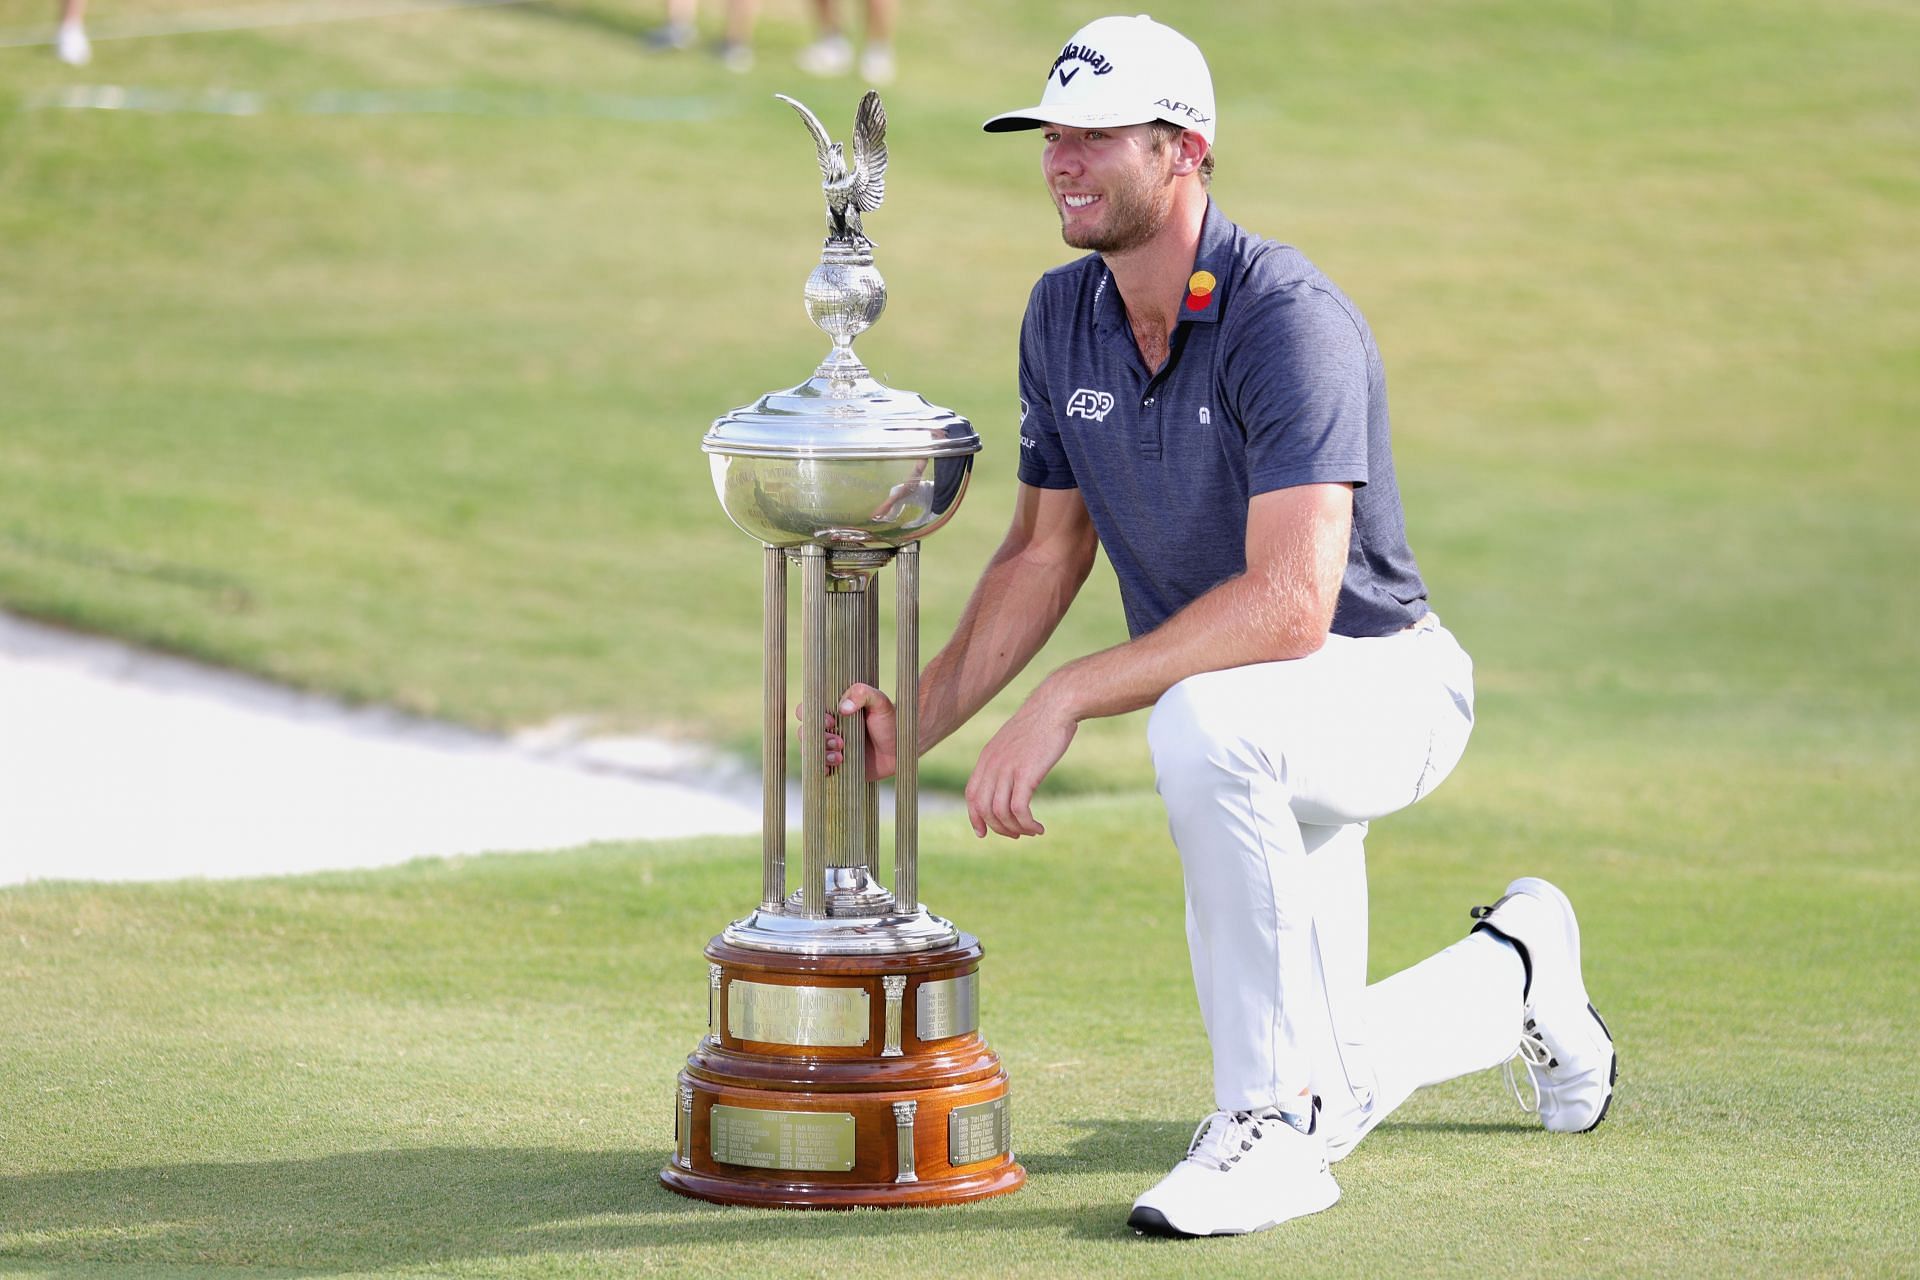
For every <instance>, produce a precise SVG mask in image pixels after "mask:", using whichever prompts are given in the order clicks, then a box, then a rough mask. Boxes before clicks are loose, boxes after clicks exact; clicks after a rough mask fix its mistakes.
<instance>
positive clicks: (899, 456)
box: [701, 378, 980, 548]
mask: <svg viewBox="0 0 1920 1280" xmlns="http://www.w3.org/2000/svg"><path fill="white" fill-rule="evenodd" d="M846 381H847V380H844V379H824V378H816V379H813V380H811V381H809V382H807V383H803V384H802V385H800V386H798V387H795V388H793V389H792V390H791V391H782V392H776V393H774V394H772V395H768V396H763V397H762V398H761V399H760V400H759V401H757V402H756V403H754V404H753V405H750V406H748V407H746V408H744V409H740V410H737V411H736V412H734V413H732V414H730V415H728V416H727V417H725V418H722V419H720V420H719V421H717V422H715V423H714V424H713V427H712V429H711V430H709V431H708V432H707V436H706V439H705V440H703V441H702V442H701V448H702V449H704V450H705V451H706V452H707V455H708V460H709V462H710V463H711V465H712V468H713V488H714V492H715V493H716V494H718V495H719V498H720V505H721V507H722V508H723V509H724V510H725V511H726V513H727V517H728V518H729V519H731V520H732V521H733V522H734V524H736V525H738V526H739V527H740V528H741V529H742V530H743V531H745V532H746V533H747V534H749V535H750V536H752V537H754V538H758V539H759V540H760V541H761V542H763V543H765V544H767V545H768V546H775V547H794V546H799V545H801V544H802V543H808V542H817V543H822V544H826V545H831V546H840V547H875V548H879V547H897V546H900V545H901V544H903V543H906V542H911V541H913V540H914V539H916V538H920V537H924V536H925V535H927V534H929V533H932V532H933V531H934V530H935V529H938V528H939V527H940V526H941V525H943V524H945V523H946V522H947V519H948V518H949V517H950V516H952V515H953V513H954V512H955V511H956V510H957V509H958V508H959V505H960V499H961V498H962V497H963V496H964V495H965V493H966V489H967V479H968V477H969V475H970V474H971V473H972V470H973V455H974V454H975V453H976V452H977V451H978V450H979V448H980V439H979V436H978V435H977V434H975V432H974V430H973V427H972V425H971V424H970V423H968V422H967V420H966V419H965V418H962V417H960V416H959V415H957V414H955V413H953V412H951V411H950V410H946V409H941V408H938V407H936V406H934V405H931V404H929V403H928V402H927V401H926V400H925V399H924V398H922V397H920V396H917V395H913V394H911V393H907V392H899V391H894V390H892V389H891V388H888V387H883V386H881V385H880V384H879V383H877V382H874V381H873V380H872V379H871V378H867V379H859V380H854V381H853V383H852V385H850V386H848V387H847V388H846V390H844V391H840V393H839V394H835V392H836V391H838V390H839V388H836V387H834V386H833V385H832V384H833V383H835V382H846ZM863 384H864V385H863Z"/></svg>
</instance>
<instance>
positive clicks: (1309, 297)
mask: <svg viewBox="0 0 1920 1280" xmlns="http://www.w3.org/2000/svg"><path fill="white" fill-rule="evenodd" d="M1250 301H1251V303H1252V305H1251V308H1250V310H1248V311H1246V312H1244V313H1243V314H1242V315H1240V316H1238V317H1236V323H1235V330H1236V331H1235V332H1234V333H1233V334H1232V335H1231V340H1230V343H1229V349H1228V353H1227V358H1226V362H1225V365H1224V367H1223V369H1222V373H1223V375H1224V378H1223V380H1224V382H1225V384H1226V391H1227V395H1228V399H1229V403H1230V404H1231V405H1232V406H1233V409H1234V414H1235V417H1236V418H1237V419H1238V421H1239V423H1240V425H1241V427H1242V429H1243V430H1244V431H1245V432H1246V449H1247V493H1248V496H1249V497H1251V496H1252V495H1254V494H1259V493H1267V492H1270V491H1272V490H1274V489H1288V488H1292V487H1293V486H1295V485H1303V484H1332V483H1342V484H1353V485H1364V484H1365V483H1366V482H1367V422H1368V407H1369V406H1368V400H1369V396H1370V394H1371V392H1370V383H1369V377H1368V358H1367V341H1366V338H1365V337H1364V336H1363V332H1362V330H1361V328H1360V326H1359V325H1358V324H1357V323H1356V322H1355V320H1354V317H1353V316H1351V315H1350V314H1349V313H1348V311H1347V309H1346V307H1345V306H1344V305H1343V304H1342V302H1341V301H1340V299H1338V298H1337V297H1335V296H1334V295H1333V294H1331V293H1328V292H1327V291H1326V290H1324V289H1319V288H1316V287H1314V286H1313V285H1312V284H1309V283H1304V282H1303V283H1296V284H1293V285H1290V286H1287V287H1284V288H1280V289H1276V290H1273V291H1271V292H1269V293H1265V294H1261V295H1259V296H1258V298H1257V299H1253V300H1250Z"/></svg>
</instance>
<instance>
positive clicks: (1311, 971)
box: [1147, 615, 1523, 1158]
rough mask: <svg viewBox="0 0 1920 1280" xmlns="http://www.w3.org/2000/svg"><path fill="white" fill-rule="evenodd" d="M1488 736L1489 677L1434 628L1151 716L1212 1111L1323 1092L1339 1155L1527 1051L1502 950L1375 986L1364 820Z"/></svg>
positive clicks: (1320, 657)
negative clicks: (1451, 1086) (1423, 1090)
mask: <svg viewBox="0 0 1920 1280" xmlns="http://www.w3.org/2000/svg"><path fill="white" fill-rule="evenodd" d="M1472 728H1473V662H1472V660H1471V659H1470V658H1468V656H1467V654H1466V652H1465V651H1464V650H1463V649H1461V647H1460V645H1459V644H1458V642H1456V641H1455V640H1454V638H1453V636H1452V634H1451V633H1450V632H1448V631H1447V630H1446V628H1444V627H1442V626H1440V625H1439V621H1438V619H1436V618H1433V617H1432V616H1431V615H1429V617H1428V618H1427V619H1425V620H1423V621H1422V622H1421V623H1419V624H1418V625H1416V626H1415V627H1413V628H1410V629H1408V630H1406V631H1402V632H1399V633H1397V634H1395V635H1390V636H1382V637H1379V638H1375V639H1353V638H1351V637H1347V636H1329V637H1328V638H1327V642H1326V644H1325V646H1324V647H1323V648H1321V649H1320V650H1319V651H1318V652H1317V653H1314V654H1311V655H1310V656H1308V657H1305V658H1301V659H1299V660H1297V661H1292V662H1269V663H1261V664H1259V665H1256V666H1249V667H1236V668H1232V669H1229V670H1226V671H1214V672H1208V673H1206V674H1204V675H1198V676H1193V677H1191V678H1190V679H1186V680H1182V681H1181V682H1180V683H1179V684H1177V685H1175V686H1173V688H1171V689H1169V690H1168V691H1167V692H1166V694H1165V695H1164V696H1162V697H1161V699H1160V701H1159V703H1158V704H1157V705H1156V706H1155V707H1154V710H1153V716H1152V719H1151V720H1150V722H1149V724H1148V729H1147V736H1148V741H1149V743H1150V744H1151V746H1152V749H1153V761H1154V770H1155V773H1156V775H1157V778H1158V785H1159V790H1160V795H1161V798H1162V799H1163V800H1165V802H1166V806H1167V817H1168V821H1169V823H1170V825H1171V827H1172V831H1173V839H1174V843H1175V844H1176V845H1177V846H1178V847H1179V850H1180V862H1181V867H1182V869H1183V871H1184V872H1185V875H1186V890H1187V945H1188V948H1189V950H1190V952H1191V954H1192V959H1193V982H1194V988H1195V990H1196V992H1197V993H1198V995H1199V998H1200V1012H1201V1016H1202V1018H1203V1019H1204V1020H1205V1023H1206V1029H1207V1039H1208V1041H1209V1042H1210V1044H1211V1045H1212V1048H1213V1081H1214V1094H1215V1105H1217V1106H1219V1107H1220V1108H1221V1109H1223V1110H1229V1111H1232V1110H1241V1109H1252V1108H1258V1107H1264V1106H1272V1105H1286V1104H1287V1103H1289V1102H1291V1101H1292V1100H1293V1099H1295V1098H1296V1097H1297V1096H1298V1095H1299V1094H1300V1093H1301V1091H1302V1090H1304V1089H1311V1090H1312V1092H1314V1093H1315V1094H1318V1095H1319V1096H1320V1098H1321V1099H1322V1103H1323V1107H1324V1110H1323V1111H1322V1114H1321V1124H1322V1127H1323V1131H1324V1132H1325V1133H1326V1135H1327V1140H1328V1146H1329V1154H1330V1155H1332V1156H1334V1157H1336V1158H1337V1157H1338V1156H1340V1155H1344V1154H1345V1153H1346V1151H1347V1150H1349V1149H1350V1148H1351V1147H1352V1145H1353V1144H1354V1143H1355V1142H1357V1141H1359V1139H1360V1138H1361V1137H1362V1136H1364V1135H1365V1134H1366V1133H1367V1132H1368V1131H1369V1130H1371V1129H1372V1128H1373V1126H1374V1125H1376V1124H1378V1123H1379V1122H1380V1121H1381V1120H1382V1119H1383V1118H1384V1117H1385V1116H1386V1115H1387V1113H1389V1112H1390V1111H1392V1110H1393V1109H1394V1108H1395V1107H1397V1106H1399V1105H1400V1104H1401V1103H1402V1102H1404V1101H1405V1100H1406V1098H1407V1096H1408V1095H1409V1094H1411V1093H1412V1092H1413V1091H1414V1090H1415V1089H1417V1088H1420V1087H1421V1086H1423V1085H1427V1084H1434V1083H1438V1082H1439V1081H1442V1080H1450V1079H1452V1078H1454V1077H1455V1076H1459V1075H1464V1074H1466V1073H1468V1072H1471V1071H1479V1070H1484V1069H1486V1068H1488V1067H1493V1066H1497V1065H1499V1064H1500V1063H1501V1062H1503V1061H1505V1060H1506V1059H1507V1058H1509V1057H1511V1056H1512V1055H1513V1053H1514V1049H1515V1046H1516V1045H1517V1043H1518V1041H1519V1036H1520V1021H1521V1006H1522V994H1521V988H1522V980H1523V979H1522V967H1521V962H1520V958H1519V955H1518V953H1517V952H1515V951H1514V950H1513V949H1512V947H1511V946H1509V945H1508V944H1507V943H1506V942H1504V941H1502V940H1499V939H1496V938H1494V937H1492V936H1491V935H1489V934H1485V933H1481V934H1475V935H1472V936H1471V937H1469V938H1467V939H1466V940H1464V941H1462V942H1460V943H1456V944H1455V945H1454V946H1451V947H1449V948H1447V949H1446V950H1445V951H1442V952H1440V953H1439V954H1438V955H1435V956H1433V957H1431V958H1429V959H1427V960H1424V961H1422V962H1421V963H1419V964H1417V965H1415V966H1413V967H1412V968H1410V969H1407V970H1405V971H1404V972H1401V973H1398V974H1395V975H1394V976H1393V977H1391V978H1388V979H1386V980H1385V981H1383V982H1380V983H1377V984H1375V985H1374V986H1373V987H1371V988H1369V987H1368V986H1367V871H1366V855H1365V850H1364V841H1365V838H1366V832H1367V823H1368V822H1369V821H1371V820H1372V819H1374V818H1378V817H1381V816H1383V815H1385V814H1389V813H1392V812H1394V811H1395V810H1397V809H1402V808H1405V807H1406V806H1407V805H1410V804H1412V803H1413V802H1414V801H1416V800H1418V799H1419V798H1420V797H1421V796H1423V795H1425V794H1426V793H1427V792H1429V791H1431V790H1432V789H1433V788H1434V787H1436V786H1438V785H1439V784H1440V782H1441V781H1442V780H1444V779H1445V778H1446V776H1447V774H1448V773H1450V772H1451V771H1452V769H1453V767H1454V765H1455V764H1456V763H1458V762H1459V759H1460V756H1461V753H1462V752H1463V751H1464V750H1465V749H1466V745H1467V736H1468V734H1469V733H1470V732H1471V731H1472ZM1462 923H1463V924H1464V923H1465V922H1464V920H1463V922H1462Z"/></svg>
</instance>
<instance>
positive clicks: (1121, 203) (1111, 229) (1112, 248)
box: [1060, 173, 1173, 253]
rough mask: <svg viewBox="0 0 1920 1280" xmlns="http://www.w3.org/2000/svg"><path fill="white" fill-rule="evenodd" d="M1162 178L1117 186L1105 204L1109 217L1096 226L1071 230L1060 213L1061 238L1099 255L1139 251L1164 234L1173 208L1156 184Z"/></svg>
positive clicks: (1149, 177) (1138, 177)
mask: <svg viewBox="0 0 1920 1280" xmlns="http://www.w3.org/2000/svg"><path fill="white" fill-rule="evenodd" d="M1158 176H1159V175H1157V174H1154V173H1141V174H1138V175H1136V176H1135V177H1133V178H1131V179H1129V180H1128V181H1127V183H1126V184H1125V185H1124V186H1117V187H1115V188H1114V189H1113V190H1112V191H1110V192H1108V194H1107V196H1106V198H1105V200H1104V203H1105V204H1106V206H1107V212H1106V217H1104V218H1102V219H1101V220H1100V221H1099V222H1098V223H1096V224H1095V225H1093V226H1088V227H1082V228H1080V229H1078V230H1069V229H1068V227H1067V215H1066V211H1065V210H1064V209H1062V210H1061V212H1060V238H1061V239H1062V240H1065V241H1066V242H1067V244H1068V245H1069V246H1071V247H1072V248H1075V249H1091V250H1093V251H1094V252H1095V253H1125V252H1127V251H1128V250H1130V249H1138V248H1139V247H1140V246H1141V245H1143V244H1145V243H1147V241H1149V240H1151V239H1153V238H1154V237H1155V236H1156V235H1158V234H1160V228H1161V227H1163V226H1165V225H1166V224H1167V215H1168V213H1169V212H1170V211H1171V209H1172V207H1173V202H1172V200H1171V199H1169V198H1167V196H1166V194H1165V193H1164V190H1163V188H1162V187H1161V184H1160V183H1158V182H1156V181H1155V178H1156V177H1158Z"/></svg>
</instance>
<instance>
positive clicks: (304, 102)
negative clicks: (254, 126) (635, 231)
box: [22, 84, 726, 121]
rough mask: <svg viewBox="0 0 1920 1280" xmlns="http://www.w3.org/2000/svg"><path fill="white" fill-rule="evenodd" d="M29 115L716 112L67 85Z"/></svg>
mask: <svg viewBox="0 0 1920 1280" xmlns="http://www.w3.org/2000/svg"><path fill="white" fill-rule="evenodd" d="M22 105H23V106H25V107H26V109H27V110H29V111H132V112H137V113H140V114H145V115H213V116H261V115H294V116H410V115H420V116H485V117H491V118H496V119H530V120H534V119H556V118H562V119H572V118H587V119H597V120H638V121H696V120H712V119H716V118H718V117H719V116H721V115H722V114H726V113H725V112H723V111H722V110H721V109H720V108H719V107H718V106H717V105H716V104H715V103H714V102H712V101H711V100H710V99H707V98H699V97H670V96H669V97H648V96H640V95H634V94H615V93H586V94H579V93H576V94H548V93H484V92H478V91H472V90H464V89H421V90H413V91H399V92H386V91H380V90H369V89H322V90H318V91H316V92H313V93H306V94H301V95H299V96H298V97H277V96H276V95H274V94H270V93H258V92H255V91H253V90H249V89H149V88H142V87H140V86H138V85H117V84H91V85H70V86H66V87H63V88H57V89H52V90H48V91H46V92H43V93H37V94H32V95H30V96H28V97H27V98H26V99H25V101H24V102H23V104H22Z"/></svg>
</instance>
